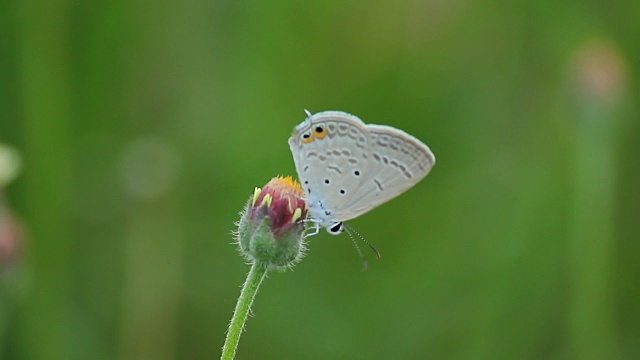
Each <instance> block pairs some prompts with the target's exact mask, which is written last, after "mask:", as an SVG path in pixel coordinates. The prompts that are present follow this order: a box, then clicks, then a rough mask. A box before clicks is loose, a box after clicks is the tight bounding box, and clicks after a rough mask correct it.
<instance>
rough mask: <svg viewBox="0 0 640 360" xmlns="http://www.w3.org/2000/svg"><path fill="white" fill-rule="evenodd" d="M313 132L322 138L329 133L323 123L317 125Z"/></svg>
mask: <svg viewBox="0 0 640 360" xmlns="http://www.w3.org/2000/svg"><path fill="white" fill-rule="evenodd" d="M313 133H314V136H315V137H316V138H318V139H322V138H323V137H324V136H325V135H326V134H327V132H326V131H324V126H322V125H316V127H315V128H314V129H313Z"/></svg>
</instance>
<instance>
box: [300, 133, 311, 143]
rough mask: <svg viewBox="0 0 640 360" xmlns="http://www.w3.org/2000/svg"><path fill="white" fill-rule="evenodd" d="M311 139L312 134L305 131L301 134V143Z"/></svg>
mask: <svg viewBox="0 0 640 360" xmlns="http://www.w3.org/2000/svg"><path fill="white" fill-rule="evenodd" d="M312 141H313V136H311V133H309V132H306V133H304V134H302V142H303V143H309V142H312Z"/></svg>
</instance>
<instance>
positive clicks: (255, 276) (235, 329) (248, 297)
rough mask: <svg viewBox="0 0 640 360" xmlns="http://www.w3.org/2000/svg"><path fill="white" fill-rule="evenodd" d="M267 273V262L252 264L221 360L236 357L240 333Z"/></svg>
mask: <svg viewBox="0 0 640 360" xmlns="http://www.w3.org/2000/svg"><path fill="white" fill-rule="evenodd" d="M265 275H267V264H263V263H259V262H255V263H253V264H252V265H251V270H250V271H249V274H248V275H247V280H246V281H245V282H244V285H242V292H241V293H240V297H239V298H238V303H237V304H236V309H235V310H234V312H233V318H232V319H231V324H229V331H228V332H227V339H226V340H225V342H224V346H223V347H222V357H221V358H220V359H221V360H232V359H233V358H234V357H235V355H236V348H237V347H238V342H239V341H240V335H241V334H242V330H243V329H244V323H245V322H246V321H247V315H248V314H249V311H250V310H251V304H253V299H254V298H255V296H256V294H257V293H258V288H259V287H260V284H261V283H262V280H263V279H264V277H265Z"/></svg>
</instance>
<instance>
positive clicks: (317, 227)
mask: <svg viewBox="0 0 640 360" xmlns="http://www.w3.org/2000/svg"><path fill="white" fill-rule="evenodd" d="M304 221H305V222H311V223H313V232H310V233H308V234H307V235H305V237H309V236H313V235H318V233H320V223H319V222H318V221H314V220H313V219H305V220H304Z"/></svg>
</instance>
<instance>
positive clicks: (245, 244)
mask: <svg viewBox="0 0 640 360" xmlns="http://www.w3.org/2000/svg"><path fill="white" fill-rule="evenodd" d="M303 196H304V193H303V191H302V189H301V188H300V184H298V182H297V181H295V180H293V179H292V178H291V177H290V176H289V177H275V178H273V179H271V181H269V182H268V183H267V184H266V185H265V186H264V187H263V188H262V189H260V188H256V189H255V191H254V193H253V196H252V197H251V199H249V201H248V203H247V205H246V206H245V209H244V210H243V211H242V213H241V215H242V216H241V218H240V221H239V222H238V231H237V233H236V238H237V242H238V245H239V247H240V252H241V253H242V254H243V255H244V256H245V257H246V258H247V259H248V260H249V261H250V262H252V263H255V262H260V263H263V264H266V265H268V266H269V267H275V268H284V267H290V266H292V265H293V264H295V262H296V261H298V260H299V259H300V258H301V257H302V255H303V253H304V229H305V225H304V222H303V219H305V218H306V216H307V208H306V205H305V202H304V198H303Z"/></svg>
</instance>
